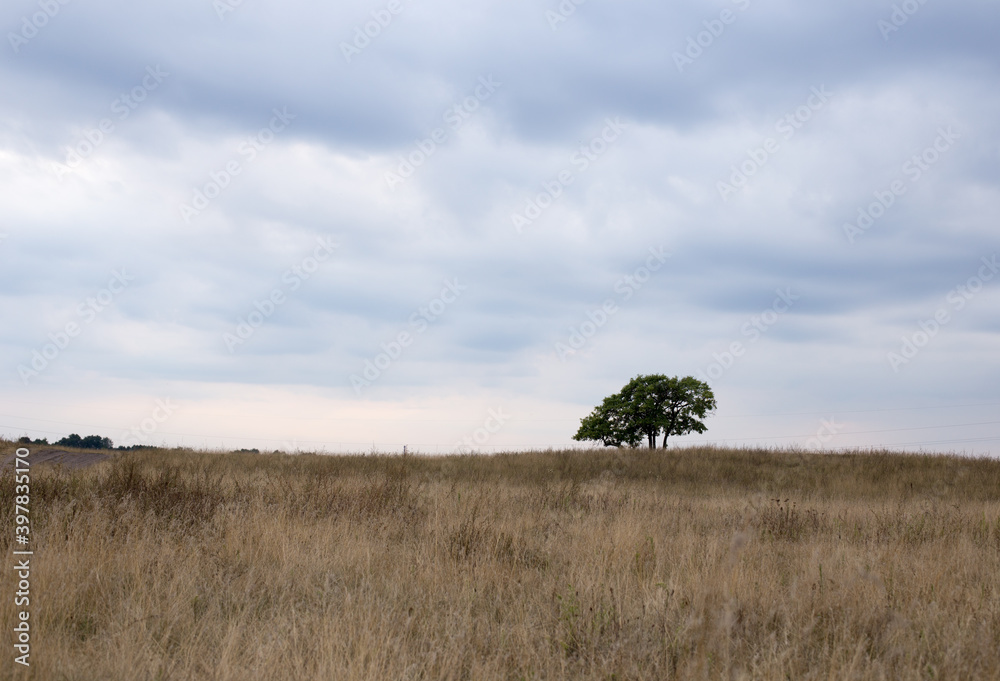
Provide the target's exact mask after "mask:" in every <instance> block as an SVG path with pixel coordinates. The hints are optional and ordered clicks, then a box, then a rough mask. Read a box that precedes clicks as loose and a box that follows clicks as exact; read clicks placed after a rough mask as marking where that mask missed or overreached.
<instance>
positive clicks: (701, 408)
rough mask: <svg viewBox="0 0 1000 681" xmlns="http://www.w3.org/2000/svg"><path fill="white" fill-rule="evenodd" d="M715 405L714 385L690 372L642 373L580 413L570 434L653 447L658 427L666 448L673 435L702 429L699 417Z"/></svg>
mask: <svg viewBox="0 0 1000 681" xmlns="http://www.w3.org/2000/svg"><path fill="white" fill-rule="evenodd" d="M713 411H715V395H714V394H713V393H712V389H711V388H710V387H709V386H708V384H706V383H703V382H702V381H699V380H698V379H696V378H694V377H693V376H686V377H684V378H677V377H676V376H674V377H672V378H671V377H668V376H664V375H663V374H650V375H648V376H641V375H640V376H636V377H635V378H633V379H632V380H631V381H629V382H628V383H627V384H626V385H625V387H624V388H622V389H621V391H619V392H618V393H616V394H614V395H610V396H608V397H605V398H604V401H603V402H602V403H601V404H600V406H598V407H595V408H594V410H593V411H592V412H591V413H590V414H589V415H588V416H585V417H584V418H583V419H581V420H580V429H579V430H578V431H577V432H576V435H574V436H573V439H574V440H578V441H582V440H593V441H597V442H601V443H602V444H604V445H605V446H606V447H621V446H622V445H628V446H630V447H637V446H638V445H639V443H641V442H642V441H643V440H645V441H646V444H647V445H648V446H649V448H650V449H655V448H656V439H657V436H658V435H659V434H660V433H661V432H662V433H663V448H664V449H666V447H667V438H669V437H670V436H671V435H687V434H688V433H692V432H695V433H704V432H705V430H707V428H706V426H705V424H704V423H703V422H702V419H704V418H705V417H706V416H707V415H709V414H711V413H712V412H713Z"/></svg>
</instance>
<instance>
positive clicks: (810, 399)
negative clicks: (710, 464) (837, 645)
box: [0, 0, 1000, 455]
mask: <svg viewBox="0 0 1000 681" xmlns="http://www.w3.org/2000/svg"><path fill="white" fill-rule="evenodd" d="M0 27H2V28H3V31H4V34H5V39H4V45H3V46H2V48H0V54H2V57H0V92H2V93H3V94H2V96H0V205H2V213H0V311H2V320H3V324H2V325H0V346H2V350H0V352H2V358H3V363H2V369H3V372H2V373H0V432H2V433H4V434H6V435H8V436H21V435H29V436H31V437H33V438H39V437H48V438H49V439H50V440H51V439H53V438H58V437H61V436H63V435H66V434H67V433H70V432H77V433H80V434H83V435H86V434H91V433H97V434H101V435H106V436H110V437H111V438H112V439H113V440H114V441H115V442H116V444H139V443H146V444H161V443H166V444H170V445H174V444H185V445H192V446H207V447H258V448H260V449H268V450H270V449H284V450H296V449H298V450H313V449H325V450H327V451H362V450H363V451H367V450H370V449H372V448H374V449H377V450H380V451H400V450H401V449H402V446H403V445H404V444H408V445H409V446H410V448H411V449H412V450H418V451H423V452H435V451H441V452H444V451H454V450H455V449H456V448H458V446H459V444H461V443H463V442H465V443H467V445H463V447H465V446H471V447H472V449H474V450H477V451H483V452H487V451H496V450H501V449H506V448H522V447H528V446H553V447H557V446H564V445H569V444H572V440H571V439H570V438H571V436H572V435H573V433H574V432H575V430H576V428H577V426H578V424H579V419H580V418H581V417H582V416H584V415H586V414H587V413H588V412H589V411H590V409H591V408H592V407H593V406H594V405H595V404H597V403H599V402H600V400H601V398H603V397H604V396H605V395H608V394H610V393H612V392H615V391H617V390H618V389H620V388H621V387H622V385H624V384H625V383H626V382H627V381H628V380H629V379H630V378H631V377H633V376H635V375H636V374H640V373H642V374H648V373H664V374H667V375H671V376H673V375H678V376H686V375H694V376H697V377H699V378H702V379H703V380H706V381H708V382H709V384H710V385H711V386H712V388H713V389H714V391H715V393H716V396H717V399H718V405H719V406H718V411H717V414H716V415H715V416H714V417H713V418H711V419H710V420H709V421H708V426H709V430H708V432H707V433H706V434H704V435H699V436H689V437H685V438H680V439H678V440H677V442H679V443H683V442H702V441H713V442H724V443H726V444H740V443H745V444H750V445H758V444H776V445H782V446H801V447H809V448H816V447H819V446H823V447H829V448H841V447H852V446H873V445H894V446H900V447H904V448H907V449H914V450H917V449H925V450H931V451H960V452H969V453H992V454H993V455H997V454H1000V409H998V407H1000V394H998V389H997V386H998V385H1000V352H998V349H1000V315H998V312H1000V272H998V267H997V256H998V253H1000V245H998V238H997V237H998V235H1000V223H998V217H1000V190H998V182H1000V88H998V82H1000V79H998V76H1000V59H998V57H1000V42H998V41H997V35H1000V6H998V5H997V3H996V2H992V1H987V0H949V2H944V1H943V0H919V1H918V0H907V1H906V2H902V3H896V4H894V3H893V2H890V0H877V1H875V2H872V1H871V0H864V1H863V2H862V1H861V0H843V1H841V2H824V3H819V4H817V3H793V2H789V1H788V0H736V1H730V0H717V1H715V2H685V3H658V2H644V1H638V0H634V1H631V0H626V1H622V0H616V1H615V2H610V1H608V0H576V2H574V1H572V0H564V1H563V2H562V3H559V2H557V1H556V0H547V1H541V2H524V1H522V0H503V2H499V1H497V2H481V3H472V4H471V5H470V4H469V3H459V2H442V1H438V0H424V1H422V2H412V1H411V0H389V1H386V0H378V1H366V2H359V3H353V4H351V6H350V7H347V6H345V4H343V3H340V4H338V3H334V4H329V5H327V4H322V3H305V2H299V1H297V0H287V1H285V2H280V3H279V2H275V1H273V0H272V1H265V0H243V1H242V2H240V1H239V0H215V1H214V2H213V1H212V0H198V1H197V2H195V1H192V0H176V1H175V2H170V3H165V2H164V3H155V4H154V5H151V4H149V3H134V2H116V1H106V2H69V0H35V1H28V0H10V1H9V2H6V3H4V5H3V8H2V9H0ZM492 431H495V432H492Z"/></svg>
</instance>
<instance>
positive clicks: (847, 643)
mask: <svg viewBox="0 0 1000 681" xmlns="http://www.w3.org/2000/svg"><path fill="white" fill-rule="evenodd" d="M2 445H3V446H2V447H0V454H2V455H5V456H7V455H10V454H12V453H13V450H14V445H13V444H12V443H9V442H5V443H2ZM31 476H32V479H31V514H32V523H33V524H32V535H31V538H32V546H31V548H32V549H33V550H34V551H35V554H34V556H33V558H32V573H31V593H32V599H31V613H32V614H31V618H32V619H31V621H32V623H33V628H32V649H31V662H32V665H31V667H30V669H24V668H22V667H21V666H20V665H16V664H14V663H13V657H14V654H13V653H12V652H11V648H10V647H8V648H7V651H8V653H7V655H8V659H5V660H3V661H2V662H0V670H2V671H0V677H2V678H17V679H21V678H25V679H28V678H30V679H44V680H46V681H49V680H52V681H58V680H66V681H70V680H73V681H77V680H78V681H97V680H101V679H123V680H124V679H128V680H137V679H150V680H153V679H163V680H166V679H212V680H216V681H250V680H256V679H260V680H267V681H271V680H275V679H347V680H355V679H359V680H360V679H368V680H371V681H395V680H406V679H429V680H438V679H455V680H458V679H469V680H479V679H510V680H511V681H513V680H517V679H573V680H574V681H576V680H589V679H594V680H598V679H599V680H601V681H610V680H612V679H614V680H617V681H626V680H629V679H671V678H680V679H703V678H704V679H793V680H798V679H997V678H1000V462H998V461H992V460H975V459H963V458H959V457H953V456H923V455H899V454H889V453H885V452H869V453H855V454H838V455H833V454H814V453H802V452H793V451H764V450H725V449H677V450H670V451H668V452H654V453H650V452H648V451H642V450H639V451H627V450H622V451H617V450H606V451H593V452H529V453H519V454H507V455H497V456H492V457H475V456H453V457H426V458H425V457H414V456H408V457H398V456H397V457H389V456H384V457H382V456H343V457H330V456H317V455H294V456H291V455H279V454H268V455H257V454H222V453H207V452H191V451H184V450H154V451H144V452H130V453H116V454H114V456H113V457H112V458H111V459H110V460H108V461H104V462H101V463H98V464H95V465H93V466H90V467H87V468H83V469H78V470H68V469H64V468H61V467H52V466H39V467H37V468H32V469H31ZM0 498H2V502H0V519H2V523H0V527H3V528H5V530H4V531H3V532H2V533H0V536H2V537H3V542H4V549H5V551H6V552H7V556H8V559H7V560H8V561H11V555H10V552H11V551H12V550H14V549H15V548H17V547H16V546H15V545H14V544H13V537H14V532H13V527H14V505H15V500H14V481H13V479H12V473H11V472H10V469H9V468H8V469H6V470H5V472H4V473H3V476H2V478H0ZM12 572H13V571H12V570H11V569H9V568H5V569H4V570H3V571H2V575H3V576H2V579H0V591H2V595H0V604H2V605H0V612H2V617H3V621H4V622H5V623H6V624H5V625H4V626H5V628H7V631H8V634H7V636H8V638H9V637H10V636H11V633H10V631H11V628H12V623H13V622H14V621H15V619H16V617H17V615H16V611H17V610H18V608H15V606H14V604H13V597H12V595H13V592H14V591H15V589H16V583H15V579H14V576H13V574H12Z"/></svg>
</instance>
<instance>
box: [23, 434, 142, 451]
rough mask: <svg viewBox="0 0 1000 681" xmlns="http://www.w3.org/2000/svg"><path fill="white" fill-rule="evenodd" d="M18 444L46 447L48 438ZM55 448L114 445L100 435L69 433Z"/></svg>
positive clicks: (102, 447) (100, 447) (124, 448)
mask: <svg viewBox="0 0 1000 681" xmlns="http://www.w3.org/2000/svg"><path fill="white" fill-rule="evenodd" d="M17 443H18V444H21V445H47V444H49V439H48V438H45V437H43V438H40V439H37V440H32V439H31V438H30V437H27V436H25V437H22V438H20V439H18V441H17ZM52 444H53V445H55V446H57V447H75V448H76V449H114V448H115V443H114V442H112V441H111V438H110V437H101V436H100V435H87V436H86V437H81V436H80V435H77V434H76V433H70V434H69V435H67V436H66V437H64V438H62V439H61V440H57V441H56V442H53V443H52ZM118 449H120V450H123V451H131V450H134V449H152V447H150V446H149V445H130V446H128V447H122V446H119V447H118Z"/></svg>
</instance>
